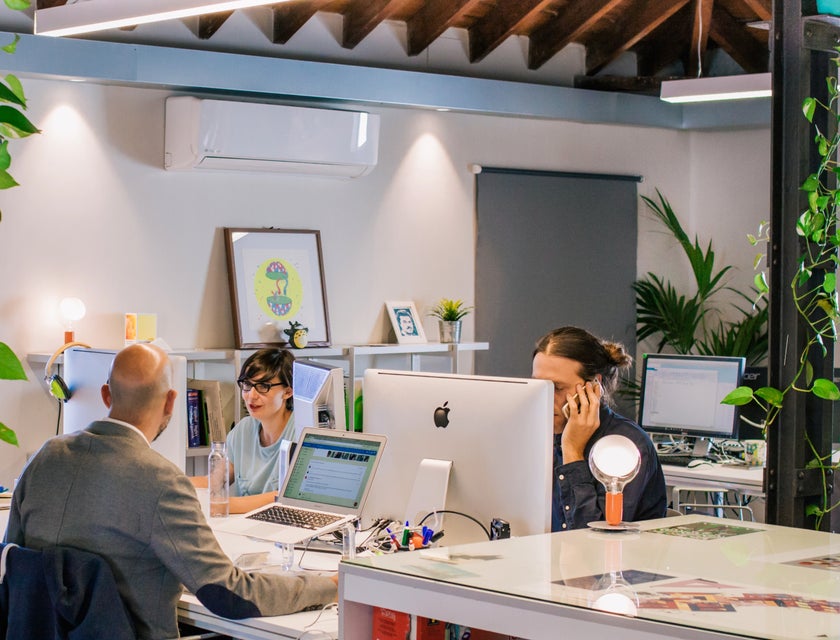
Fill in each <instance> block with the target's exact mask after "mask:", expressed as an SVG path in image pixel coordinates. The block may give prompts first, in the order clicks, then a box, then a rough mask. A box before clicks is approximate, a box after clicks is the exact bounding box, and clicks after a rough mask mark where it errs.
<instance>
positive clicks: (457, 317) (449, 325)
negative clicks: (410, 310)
mask: <svg viewBox="0 0 840 640" xmlns="http://www.w3.org/2000/svg"><path fill="white" fill-rule="evenodd" d="M472 309H473V308H472V307H467V306H464V301H463V300H453V299H451V298H441V299H440V300H439V301H438V303H437V304H436V305H435V306H434V307H432V310H431V311H429V315H430V316H432V317H434V318H437V319H438V325H439V327H440V341H441V342H461V319H462V318H463V317H464V316H466V315H467V314H468V313H469V312H470V311H472Z"/></svg>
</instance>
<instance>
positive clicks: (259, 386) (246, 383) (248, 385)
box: [236, 378, 286, 395]
mask: <svg viewBox="0 0 840 640" xmlns="http://www.w3.org/2000/svg"><path fill="white" fill-rule="evenodd" d="M236 384H237V385H238V386H239V388H240V389H242V391H244V392H245V393H247V392H248V391H250V390H251V389H256V390H257V393H259V394H260V395H265V394H266V393H268V392H269V391H271V388H272V387H285V386H286V385H285V384H283V383H282V382H251V381H250V380H246V379H245V378H240V379H239V380H237V381H236Z"/></svg>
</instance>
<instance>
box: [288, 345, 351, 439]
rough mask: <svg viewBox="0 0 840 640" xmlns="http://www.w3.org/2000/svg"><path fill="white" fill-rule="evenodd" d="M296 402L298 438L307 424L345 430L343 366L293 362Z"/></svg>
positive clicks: (301, 361)
mask: <svg viewBox="0 0 840 640" xmlns="http://www.w3.org/2000/svg"><path fill="white" fill-rule="evenodd" d="M292 389H293V393H294V401H295V441H297V439H298V436H299V435H300V432H301V431H302V430H303V429H304V428H306V427H325V428H328V429H341V430H344V429H346V424H347V421H346V417H345V412H344V369H342V368H341V367H330V366H328V365H325V364H321V363H318V362H313V361H311V360H295V362H294V364H293V365H292Z"/></svg>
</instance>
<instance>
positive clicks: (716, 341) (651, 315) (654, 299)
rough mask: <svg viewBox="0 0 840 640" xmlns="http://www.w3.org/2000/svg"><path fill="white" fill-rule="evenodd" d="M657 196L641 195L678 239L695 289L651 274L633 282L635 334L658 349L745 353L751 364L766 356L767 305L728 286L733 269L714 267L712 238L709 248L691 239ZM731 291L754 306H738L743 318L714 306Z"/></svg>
mask: <svg viewBox="0 0 840 640" xmlns="http://www.w3.org/2000/svg"><path fill="white" fill-rule="evenodd" d="M656 195H657V199H653V198H648V197H646V196H642V200H643V201H644V203H645V204H646V205H647V206H648V209H650V211H651V212H652V213H653V215H654V216H655V218H656V219H657V220H658V221H659V222H661V223H662V225H663V226H664V227H665V228H666V229H668V231H670V232H671V234H672V235H673V236H674V238H675V239H676V240H677V242H679V244H680V246H681V247H682V249H683V252H684V253H685V255H686V257H687V258H688V262H689V264H690V265H691V270H692V273H693V274H694V282H695V287H696V291H695V293H694V294H693V295H687V294H685V293H682V292H680V291H678V290H677V288H676V287H675V286H674V285H673V284H671V283H670V282H669V281H668V280H666V279H665V278H664V277H662V276H658V275H656V274H654V273H648V274H647V275H646V276H645V277H644V278H642V279H640V280H637V281H636V282H635V283H633V290H634V292H635V294H636V338H637V339H638V340H639V341H640V342H641V341H642V340H645V339H648V338H649V339H652V340H654V342H655V344H656V350H657V351H662V350H664V349H666V348H670V349H673V350H674V351H675V352H676V353H699V354H707V355H731V356H744V357H746V358H747V362H748V363H749V364H757V363H759V362H761V361H762V360H763V359H764V358H765V357H766V355H767V348H768V338H767V305H766V303H764V304H759V305H756V306H751V300H752V299H751V297H750V296H748V295H746V294H745V293H743V292H741V291H738V290H736V289H734V288H732V287H729V286H727V285H726V284H725V276H726V275H727V274H728V273H729V271H730V270H731V269H732V267H731V266H728V265H727V266H724V267H722V268H720V269H718V268H717V267H716V265H715V253H714V251H713V250H712V243H711V241H710V242H709V243H708V245H707V246H706V248H705V249H703V247H702V246H701V245H700V241H699V240H698V238H697V237H695V238H694V240H693V241H692V240H691V239H690V238H689V237H688V234H687V233H686V232H685V230H684V229H683V227H682V225H681V224H680V220H679V218H678V217H677V214H676V213H675V212H674V209H673V207H672V206H671V204H670V203H669V202H668V200H667V199H666V198H665V196H663V195H662V194H661V193H660V192H659V190H657V191H656ZM724 289H726V290H728V291H732V292H734V293H735V294H737V295H738V296H739V297H740V298H742V299H743V300H744V301H745V303H748V304H749V305H750V306H737V305H735V309H736V310H737V311H738V314H739V319H738V320H735V321H729V320H726V321H724V320H722V319H721V318H720V316H719V314H718V311H719V310H718V309H717V307H715V305H714V297H715V295H716V294H717V293H718V292H719V291H721V290H724Z"/></svg>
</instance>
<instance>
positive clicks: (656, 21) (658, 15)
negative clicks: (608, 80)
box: [586, 0, 688, 75]
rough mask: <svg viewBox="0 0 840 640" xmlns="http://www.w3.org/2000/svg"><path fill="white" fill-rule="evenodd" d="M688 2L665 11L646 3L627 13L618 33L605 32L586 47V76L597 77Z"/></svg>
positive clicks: (679, 0)
mask: <svg viewBox="0 0 840 640" xmlns="http://www.w3.org/2000/svg"><path fill="white" fill-rule="evenodd" d="M686 3H688V0H674V1H673V2H671V3H670V4H669V5H668V6H666V7H663V6H662V3H660V2H647V1H643V2H642V3H641V5H639V6H637V7H636V10H635V11H629V10H628V11H627V12H626V13H625V17H626V19H624V20H622V21H621V23H620V24H619V25H618V28H617V29H605V30H604V31H601V32H600V33H599V34H598V36H597V37H596V38H594V39H592V40H590V41H588V42H587V43H586V75H594V74H596V73H598V71H600V70H601V69H603V68H604V67H605V66H607V65H608V64H609V63H610V62H612V61H613V60H615V59H616V58H618V57H619V56H620V55H621V54H622V53H624V52H626V51H629V50H630V48H631V47H633V46H634V45H635V44H637V43H638V42H640V41H641V40H642V39H643V38H644V37H645V36H647V35H648V34H650V33H652V32H653V31H654V30H655V29H656V28H657V27H658V26H659V25H661V24H663V23H664V22H665V21H667V20H668V18H670V17H671V16H673V15H674V14H675V13H677V11H679V10H680V9H682V8H683V6H685V4H686Z"/></svg>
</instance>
